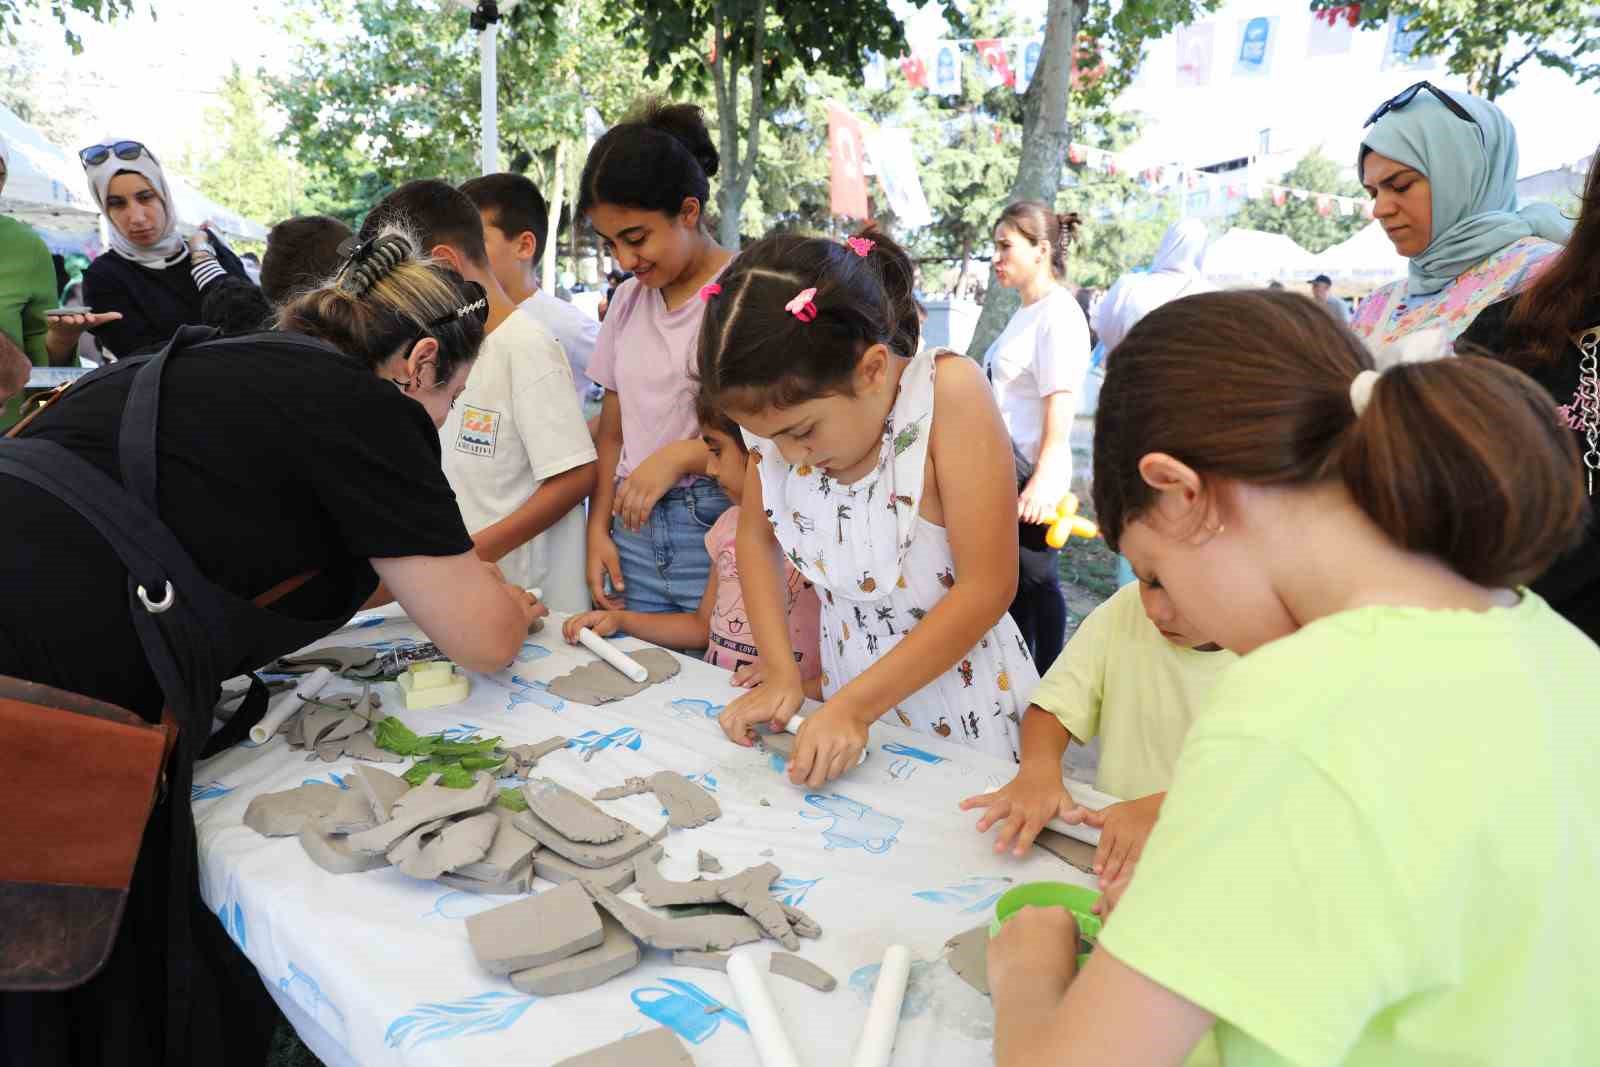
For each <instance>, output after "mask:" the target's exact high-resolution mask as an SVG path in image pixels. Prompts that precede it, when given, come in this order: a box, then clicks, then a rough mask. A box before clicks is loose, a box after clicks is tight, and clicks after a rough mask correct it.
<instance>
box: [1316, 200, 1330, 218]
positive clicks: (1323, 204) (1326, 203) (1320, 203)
mask: <svg viewBox="0 0 1600 1067" xmlns="http://www.w3.org/2000/svg"><path fill="white" fill-rule="evenodd" d="M1317 214H1318V215H1322V216H1324V217H1326V216H1328V215H1331V214H1333V197H1331V196H1319V197H1317Z"/></svg>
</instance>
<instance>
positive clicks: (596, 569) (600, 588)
mask: <svg viewBox="0 0 1600 1067" xmlns="http://www.w3.org/2000/svg"><path fill="white" fill-rule="evenodd" d="M586 568H587V572H588V574H587V576H588V579H589V598H590V599H591V600H593V601H594V603H595V606H596V607H600V608H606V609H609V610H611V611H621V610H622V608H623V607H624V601H623V600H622V598H621V597H614V596H607V595H606V581H605V580H606V578H608V577H609V578H610V579H611V588H612V589H615V590H616V591H617V592H619V593H620V592H622V591H623V589H625V588H626V583H625V582H623V580H622V557H621V556H619V555H618V554H617V543H616V542H615V541H613V540H612V539H611V535H610V534H603V533H602V534H590V535H589V561H588V563H587V565H586Z"/></svg>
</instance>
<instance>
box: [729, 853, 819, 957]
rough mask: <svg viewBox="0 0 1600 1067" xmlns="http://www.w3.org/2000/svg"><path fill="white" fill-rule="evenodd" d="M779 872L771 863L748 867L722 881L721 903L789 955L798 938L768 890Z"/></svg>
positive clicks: (787, 916)
mask: <svg viewBox="0 0 1600 1067" xmlns="http://www.w3.org/2000/svg"><path fill="white" fill-rule="evenodd" d="M780 873H781V872H780V871H779V870H778V868H777V867H776V866H774V865H773V864H771V863H763V864H762V865H761V866H759V867H752V868H750V869H749V870H748V871H745V872H744V873H743V874H737V875H734V877H733V878H732V879H723V888H722V893H721V896H722V899H723V900H725V901H727V902H728V903H729V904H732V905H733V906H734V907H736V908H739V909H740V910H742V911H743V912H744V913H745V914H746V915H748V916H750V918H752V919H754V920H755V921H756V922H757V923H759V924H760V925H761V928H762V929H763V930H765V931H766V932H767V935H768V936H769V937H774V938H777V939H778V940H779V941H781V942H782V943H783V947H784V948H786V949H788V950H789V951H790V952H794V951H796V950H797V949H799V948H800V938H799V936H798V935H797V934H796V933H795V932H794V928H793V927H791V926H790V925H789V915H788V913H787V912H785V911H784V910H783V905H782V904H780V903H779V902H778V901H776V900H773V899H772V893H771V891H770V890H771V886H772V883H773V882H774V881H776V880H777V878H778V875H779V874H780Z"/></svg>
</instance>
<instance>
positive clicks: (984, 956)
mask: <svg viewBox="0 0 1600 1067" xmlns="http://www.w3.org/2000/svg"><path fill="white" fill-rule="evenodd" d="M944 948H945V959H946V960H947V961H949V964H950V968H951V969H952V970H953V971H955V972H956V974H958V975H960V976H961V980H962V981H963V982H965V983H967V984H968V985H969V986H971V987H972V988H973V989H976V990H977V991H978V992H980V993H982V994H983V995H984V996H988V995H989V927H988V926H987V925H985V926H974V927H973V928H972V929H971V930H968V931H967V932H966V933H961V934H957V935H956V936H955V937H952V938H951V939H950V940H948V941H946V942H945V943H944Z"/></svg>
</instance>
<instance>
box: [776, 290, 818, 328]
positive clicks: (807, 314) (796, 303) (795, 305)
mask: <svg viewBox="0 0 1600 1067" xmlns="http://www.w3.org/2000/svg"><path fill="white" fill-rule="evenodd" d="M816 295H817V291H816V289H802V290H800V291H799V292H798V293H796V294H795V295H794V299H793V300H791V301H789V302H788V303H787V304H785V305H783V310H785V311H787V312H788V313H789V314H791V315H793V316H794V317H795V318H797V319H799V320H800V321H801V322H810V321H811V320H812V319H814V318H816V317H817V305H815V304H813V303H812V302H811V301H812V300H814V299H815V298H816Z"/></svg>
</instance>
